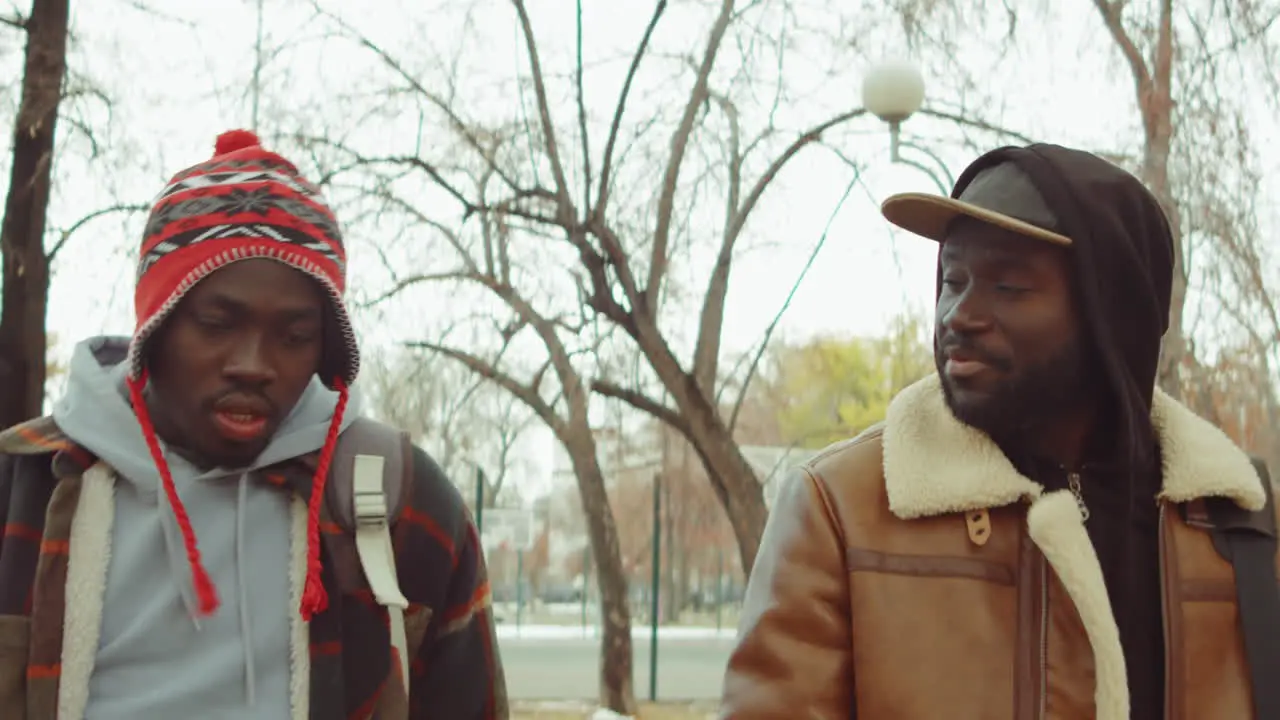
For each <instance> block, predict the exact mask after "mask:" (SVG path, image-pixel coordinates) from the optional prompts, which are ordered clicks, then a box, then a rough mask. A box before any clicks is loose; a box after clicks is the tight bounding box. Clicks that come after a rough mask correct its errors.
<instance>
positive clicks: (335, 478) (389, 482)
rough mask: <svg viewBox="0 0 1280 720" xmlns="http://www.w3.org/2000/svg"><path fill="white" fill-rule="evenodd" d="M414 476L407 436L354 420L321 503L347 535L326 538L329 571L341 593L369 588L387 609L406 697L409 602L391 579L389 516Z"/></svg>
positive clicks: (396, 514) (340, 439)
mask: <svg viewBox="0 0 1280 720" xmlns="http://www.w3.org/2000/svg"><path fill="white" fill-rule="evenodd" d="M412 472H413V444H412V442H410V440H409V436H408V435H407V434H406V433H404V432H402V431H400V430H397V429H395V428H392V427H389V426H387V425H383V424H382V423H380V422H377V421H375V420H371V419H369V418H363V417H361V418H356V419H355V420H354V421H353V422H352V423H351V424H350V425H349V426H347V429H346V430H344V431H343V432H342V434H341V435H339V436H338V444H337V446H336V447H335V448H334V453H333V461H332V465H331V466H330V469H329V479H328V482H327V483H325V502H326V504H327V505H328V506H329V514H330V516H332V518H333V520H334V522H335V523H337V524H338V526H339V527H341V528H342V529H343V530H345V531H346V532H345V533H344V534H341V535H326V536H325V537H326V539H328V540H329V541H330V544H329V549H330V552H331V554H332V556H333V559H334V562H333V569H334V572H335V575H336V576H337V578H338V583H339V585H340V586H341V587H342V589H343V590H344V591H348V592H350V591H354V590H362V589H364V588H365V587H368V589H369V590H370V591H372V593H373V597H374V600H375V601H376V602H377V603H378V604H379V605H381V606H383V607H385V608H386V609H387V617H388V619H389V621H390V630H391V646H392V647H394V648H395V651H396V656H397V658H398V660H399V663H400V677H401V680H402V682H403V683H404V688H405V694H406V695H407V694H408V692H409V645H408V640H407V637H406V635H405V629H404V611H405V609H406V608H407V607H408V606H409V601H408V600H407V599H405V597H404V594H403V593H401V592H400V581H399V579H398V578H397V577H396V557H395V548H394V546H393V545H392V543H391V524H390V522H388V518H389V517H390V518H395V517H399V515H400V510H401V508H402V507H403V505H404V499H405V493H404V486H405V478H406V476H407V475H408V474H409V473H412Z"/></svg>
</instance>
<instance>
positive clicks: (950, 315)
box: [942, 285, 994, 335]
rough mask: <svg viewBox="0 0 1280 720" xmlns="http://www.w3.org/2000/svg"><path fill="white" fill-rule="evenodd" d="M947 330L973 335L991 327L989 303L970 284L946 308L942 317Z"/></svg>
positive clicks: (958, 333)
mask: <svg viewBox="0 0 1280 720" xmlns="http://www.w3.org/2000/svg"><path fill="white" fill-rule="evenodd" d="M942 322H943V324H944V325H945V326H946V328H947V329H948V330H950V331H951V332H953V333H956V334H957V335H973V334H977V333H982V332H985V331H987V330H990V329H991V326H992V324H993V322H994V321H993V319H992V315H991V303H990V302H988V301H987V299H986V298H984V297H983V293H981V292H976V291H975V288H974V287H973V286H972V285H971V286H969V287H968V288H966V289H965V291H964V293H963V294H961V295H960V297H959V298H957V299H956V301H955V303H954V304H952V305H951V307H950V308H948V309H947V310H946V312H945V313H944V314H943V318H942Z"/></svg>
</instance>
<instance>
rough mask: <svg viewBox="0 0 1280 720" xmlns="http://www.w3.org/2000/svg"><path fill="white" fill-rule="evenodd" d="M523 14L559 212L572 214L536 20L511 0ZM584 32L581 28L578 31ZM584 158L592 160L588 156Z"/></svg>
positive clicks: (520, 3) (519, 2) (520, 0)
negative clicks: (532, 20)
mask: <svg viewBox="0 0 1280 720" xmlns="http://www.w3.org/2000/svg"><path fill="white" fill-rule="evenodd" d="M511 4H512V5H514V6H515V8H516V14H518V15H519V16H520V29H521V31H522V32H523V34H524V44H525V48H526V50H528V53H529V72H530V73H532V74H533V92H534V95H535V96H536V97H537V99H538V118H539V120H540V121H541V123H542V136H543V140H544V143H545V144H546V150H547V159H548V160H550V162H551V174H552V176H553V177H555V181H556V199H557V200H558V201H559V208H558V209H559V212H558V213H557V216H563V217H565V218H573V217H575V216H576V214H577V213H576V212H575V211H574V208H573V198H571V197H570V196H569V185H568V182H567V181H566V180H565V175H564V163H562V162H561V161H560V146H559V143H558V141H557V139H556V128H555V125H554V124H553V123H552V122H551V107H550V105H549V104H548V102H547V84H546V81H545V80H544V79H543V77H542V61H541V60H540V59H539V58H538V44H537V42H535V41H534V38H533V23H532V22H531V21H530V20H529V12H528V10H526V9H525V6H524V0H511ZM579 20H581V19H579ZM579 32H581V31H579ZM584 162H590V160H589V159H585V160H584Z"/></svg>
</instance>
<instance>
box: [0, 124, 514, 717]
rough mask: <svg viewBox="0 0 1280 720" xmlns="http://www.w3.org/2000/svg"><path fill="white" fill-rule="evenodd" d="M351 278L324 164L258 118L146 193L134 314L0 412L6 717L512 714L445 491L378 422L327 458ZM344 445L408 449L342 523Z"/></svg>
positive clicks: (1, 667) (471, 549)
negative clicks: (12, 422)
mask: <svg viewBox="0 0 1280 720" xmlns="http://www.w3.org/2000/svg"><path fill="white" fill-rule="evenodd" d="M345 281H346V255H345V250H344V247H343V243H342V238H341V234H340V231H339V227H338V223H337V221H336V220H335V218H334V216H333V213H332V212H331V211H330V209H329V207H328V206H327V205H326V204H325V201H324V198H323V197H322V195H321V193H320V191H319V189H318V188H317V187H316V186H314V185H313V184H311V183H309V182H308V181H307V180H305V179H304V178H303V177H302V176H301V175H300V174H299V173H298V170H297V168H296V167H295V166H294V165H293V164H292V163H290V162H289V161H288V160H286V159H284V158H283V157H281V156H279V155H277V154H275V153H272V152H269V151H267V150H265V149H263V148H262V146H261V144H260V142H259V141H258V138H257V137H255V136H254V135H253V134H252V133H249V132H246V131H232V132H228V133H225V134H223V135H222V136H220V137H219V138H218V141H217V144H216V151H215V155H214V157H213V158H212V159H210V160H208V161H205V162H203V163H200V164H198V165H196V166H194V167H191V168H188V169H187V170H184V171H182V172H181V173H179V174H178V175H176V176H175V177H174V178H173V179H172V180H171V181H170V182H169V184H168V185H167V186H166V187H165V188H164V190H163V191H162V192H161V193H160V196H159V198H158V199H157V201H156V204H155V206H154V208H153V209H152V212H151V216H150V218H149V220H148V222H147V225H146V230H145V233H144V238H143V242H142V249H141V253H140V257H139V262H138V277H137V288H136V293H135V305H136V310H137V326H136V329H135V331H134V333H133V336H132V337H131V338H96V339H91V340H88V341H86V342H84V343H82V344H80V345H79V346H78V347H77V348H76V350H75V353H74V356H73V358H72V361H71V367H70V377H69V382H68V388H67V392H66V395H65V396H64V397H63V398H62V399H61V400H60V401H59V402H58V403H57V405H56V406H55V409H54V413H53V416H52V417H48V418H41V419H38V420H34V421H31V422H29V423H26V424H24V425H21V426H18V427H16V428H12V429H10V430H8V431H6V432H4V433H3V434H0V521H2V522H3V523H4V525H3V535H0V717H4V718H6V719H9V718H14V719H16V718H26V719H27V720H54V718H57V719H58V720H77V719H78V718H82V717H87V718H92V719H93V720H125V719H133V718H181V717H192V718H237V719H250V718H261V719H262V720H281V719H282V718H295V719H297V720H302V719H305V718H312V719H315V718H333V719H334V720H338V719H339V718H342V719H345V718H368V717H375V716H376V717H378V718H442V719H445V718H447V719H448V720H456V719H462V718H472V719H479V718H498V717H506V715H507V707H506V698H505V690H504V681H503V673H502V666H501V663H500V662H499V659H498V652H497V646H496V643H495V640H494V630H493V622H492V619H491V617H490V614H489V585H488V581H487V578H486V570H485V563H484V558H483V555H482V551H481V546H480V543H479V538H478V537H477V534H476V528H475V525H474V524H473V523H472V522H471V520H470V517H469V515H468V512H467V510H466V507H465V506H464V504H463V502H462V499H461V497H460V496H459V494H458V492H457V490H456V489H455V488H454V487H453V486H452V485H451V484H450V483H449V482H448V480H447V479H446V478H445V476H444V474H443V473H442V472H441V470H440V468H439V467H438V466H437V465H436V464H435V463H434V462H433V461H432V460H431V459H430V458H429V457H427V455H426V454H425V453H423V452H422V451H421V450H419V449H417V448H415V447H412V446H411V445H410V444H409V443H408V442H407V440H403V443H402V444H401V445H398V446H397V445H396V443H397V442H400V441H401V440H402V438H401V436H399V435H398V434H396V433H395V432H392V433H391V437H392V440H393V443H392V444H393V448H394V449H393V450H392V452H389V453H384V454H382V455H381V456H379V454H377V453H372V454H370V453H367V452H362V451H363V450H367V449H368V448H364V447H355V448H352V450H353V451H354V452H355V455H353V454H351V453H348V454H347V456H346V457H345V459H344V458H342V457H338V455H340V453H339V448H343V447H346V445H345V444H344V443H345V441H346V439H347V438H348V437H350V435H349V433H350V432H351V430H352V428H353V427H355V425H354V424H355V423H356V422H361V423H365V422H369V421H364V420H357V418H358V416H359V415H360V407H359V405H360V401H359V396H358V395H356V394H354V393H352V391H351V383H352V382H353V381H354V380H355V377H356V372H357V369H358V367H359V349H358V348H357V345H356V336H355V333H354V332H353V330H352V327H351V321H350V318H349V316H348V313H347V309H346V307H345V305H344V303H343V291H344V286H345ZM361 427H366V426H365V425H361ZM396 450H400V452H396ZM356 455H365V456H366V458H374V459H375V460H381V461H385V462H386V463H388V464H390V465H391V466H394V467H399V468H400V469H401V470H403V471H404V472H403V475H402V477H403V480H402V482H401V483H399V484H398V485H397V486H398V487H399V492H398V493H397V497H399V498H401V499H402V502H401V503H399V504H398V505H397V506H395V507H393V508H390V511H391V513H392V514H393V516H392V517H390V518H388V517H387V511H386V510H384V509H381V508H374V509H373V511H372V514H370V513H369V511H368V508H361V509H359V510H353V512H359V513H360V517H361V522H362V523H364V524H363V525H362V530H361V534H360V535H358V536H356V538H355V539H354V540H353V538H352V535H353V534H355V533H354V532H353V531H352V529H351V528H349V527H343V526H341V525H340V524H338V523H337V522H336V518H337V517H341V516H342V514H343V512H344V509H343V508H342V507H335V506H333V505H331V504H329V503H328V502H326V499H327V498H328V497H329V496H330V494H329V493H327V492H326V488H329V489H331V490H333V491H334V493H333V495H334V496H341V497H343V498H345V499H346V500H347V501H349V502H355V499H354V498H353V494H361V493H363V494H362V495H361V498H362V500H363V499H365V498H369V497H373V496H376V495H377V485H376V483H377V482H378V481H379V480H383V479H384V477H385V476H383V475H379V474H377V473H376V472H375V473H374V474H372V475H370V474H368V473H366V474H365V475H364V478H365V479H369V478H372V482H373V485H372V486H371V487H372V488H373V489H372V490H370V489H369V486H366V487H365V488H364V489H363V490H359V491H358V490H353V488H352V485H351V483H352V482H353V480H352V477H351V473H350V472H349V470H350V465H351V464H352V463H353V462H356V463H358V462H359V460H360V458H358V457H356ZM340 461H343V462H345V463H346V464H347V466H348V467H346V468H341V467H339V462H340ZM331 470H332V471H333V472H332V473H331V472H330V471H331ZM355 472H356V473H357V475H359V470H356V471H355ZM399 477H401V476H393V479H396V480H398V479H399ZM331 481H332V482H334V483H338V484H334V485H330V482H331ZM343 482H345V483H347V485H346V486H345V487H343V486H341V485H340V483H343ZM386 487H387V486H386V485H384V486H383V490H384V493H385V489H386ZM370 493H373V495H370ZM378 497H379V500H378V502H384V503H385V502H386V497H385V496H378ZM370 519H372V520H373V521H374V523H373V527H375V528H376V527H382V528H386V527H387V525H388V524H389V525H390V526H391V528H393V532H391V533H390V535H389V536H387V535H383V536H379V535H378V534H377V533H374V534H373V535H372V536H369V535H368V527H369V525H368V522H369V520H370ZM369 537H372V546H370V543H369ZM388 537H389V538H390V539H387V538H388ZM370 547H372V549H370ZM357 553H358V555H359V559H358V560H357V559H356V555H357ZM370 559H373V560H374V561H375V562H374V563H373V565H370V564H369V563H368V562H367V561H368V560H370ZM379 561H380V563H381V564H379ZM362 565H363V572H362V567H361V566H362ZM397 570H398V573H397ZM397 574H398V578H397ZM365 576H368V577H367V582H366V580H365ZM397 585H398V587H397ZM388 588H390V589H389V590H388ZM401 593H402V595H401ZM388 596H394V598H398V599H393V600H391V601H388V600H387V597H388ZM405 601H407V603H405ZM397 602H399V603H401V604H399V605H398V604H396V603H397ZM403 604H407V608H404V607H403Z"/></svg>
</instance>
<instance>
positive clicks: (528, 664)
mask: <svg viewBox="0 0 1280 720" xmlns="http://www.w3.org/2000/svg"><path fill="white" fill-rule="evenodd" d="M732 642H733V641H732V640H730V639H727V638H693V639H689V638H671V639H667V638H663V639H661V640H659V643H658V698H659V699H660V700H712V699H715V698H716V697H718V696H719V694H720V682H721V680H722V678H723V676H724V666H725V663H726V662H727V661H728V659H729V650H730V648H731V646H732ZM499 645H500V646H501V649H502V662H503V665H505V666H506V674H507V691H508V693H509V695H510V696H511V697H512V698H513V699H517V700H544V699H554V700H571V699H586V698H594V697H596V694H597V692H598V687H599V686H598V683H597V677H598V673H599V670H598V667H599V657H600V646H599V641H598V640H594V639H585V638H579V639H558V638H557V639H550V638H545V639H544V638H536V639H535V638H519V639H518V638H511V637H504V638H501V639H500V640H499ZM635 688H636V697H638V698H647V697H648V695H649V640H648V638H645V639H638V638H637V639H636V640H635Z"/></svg>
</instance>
